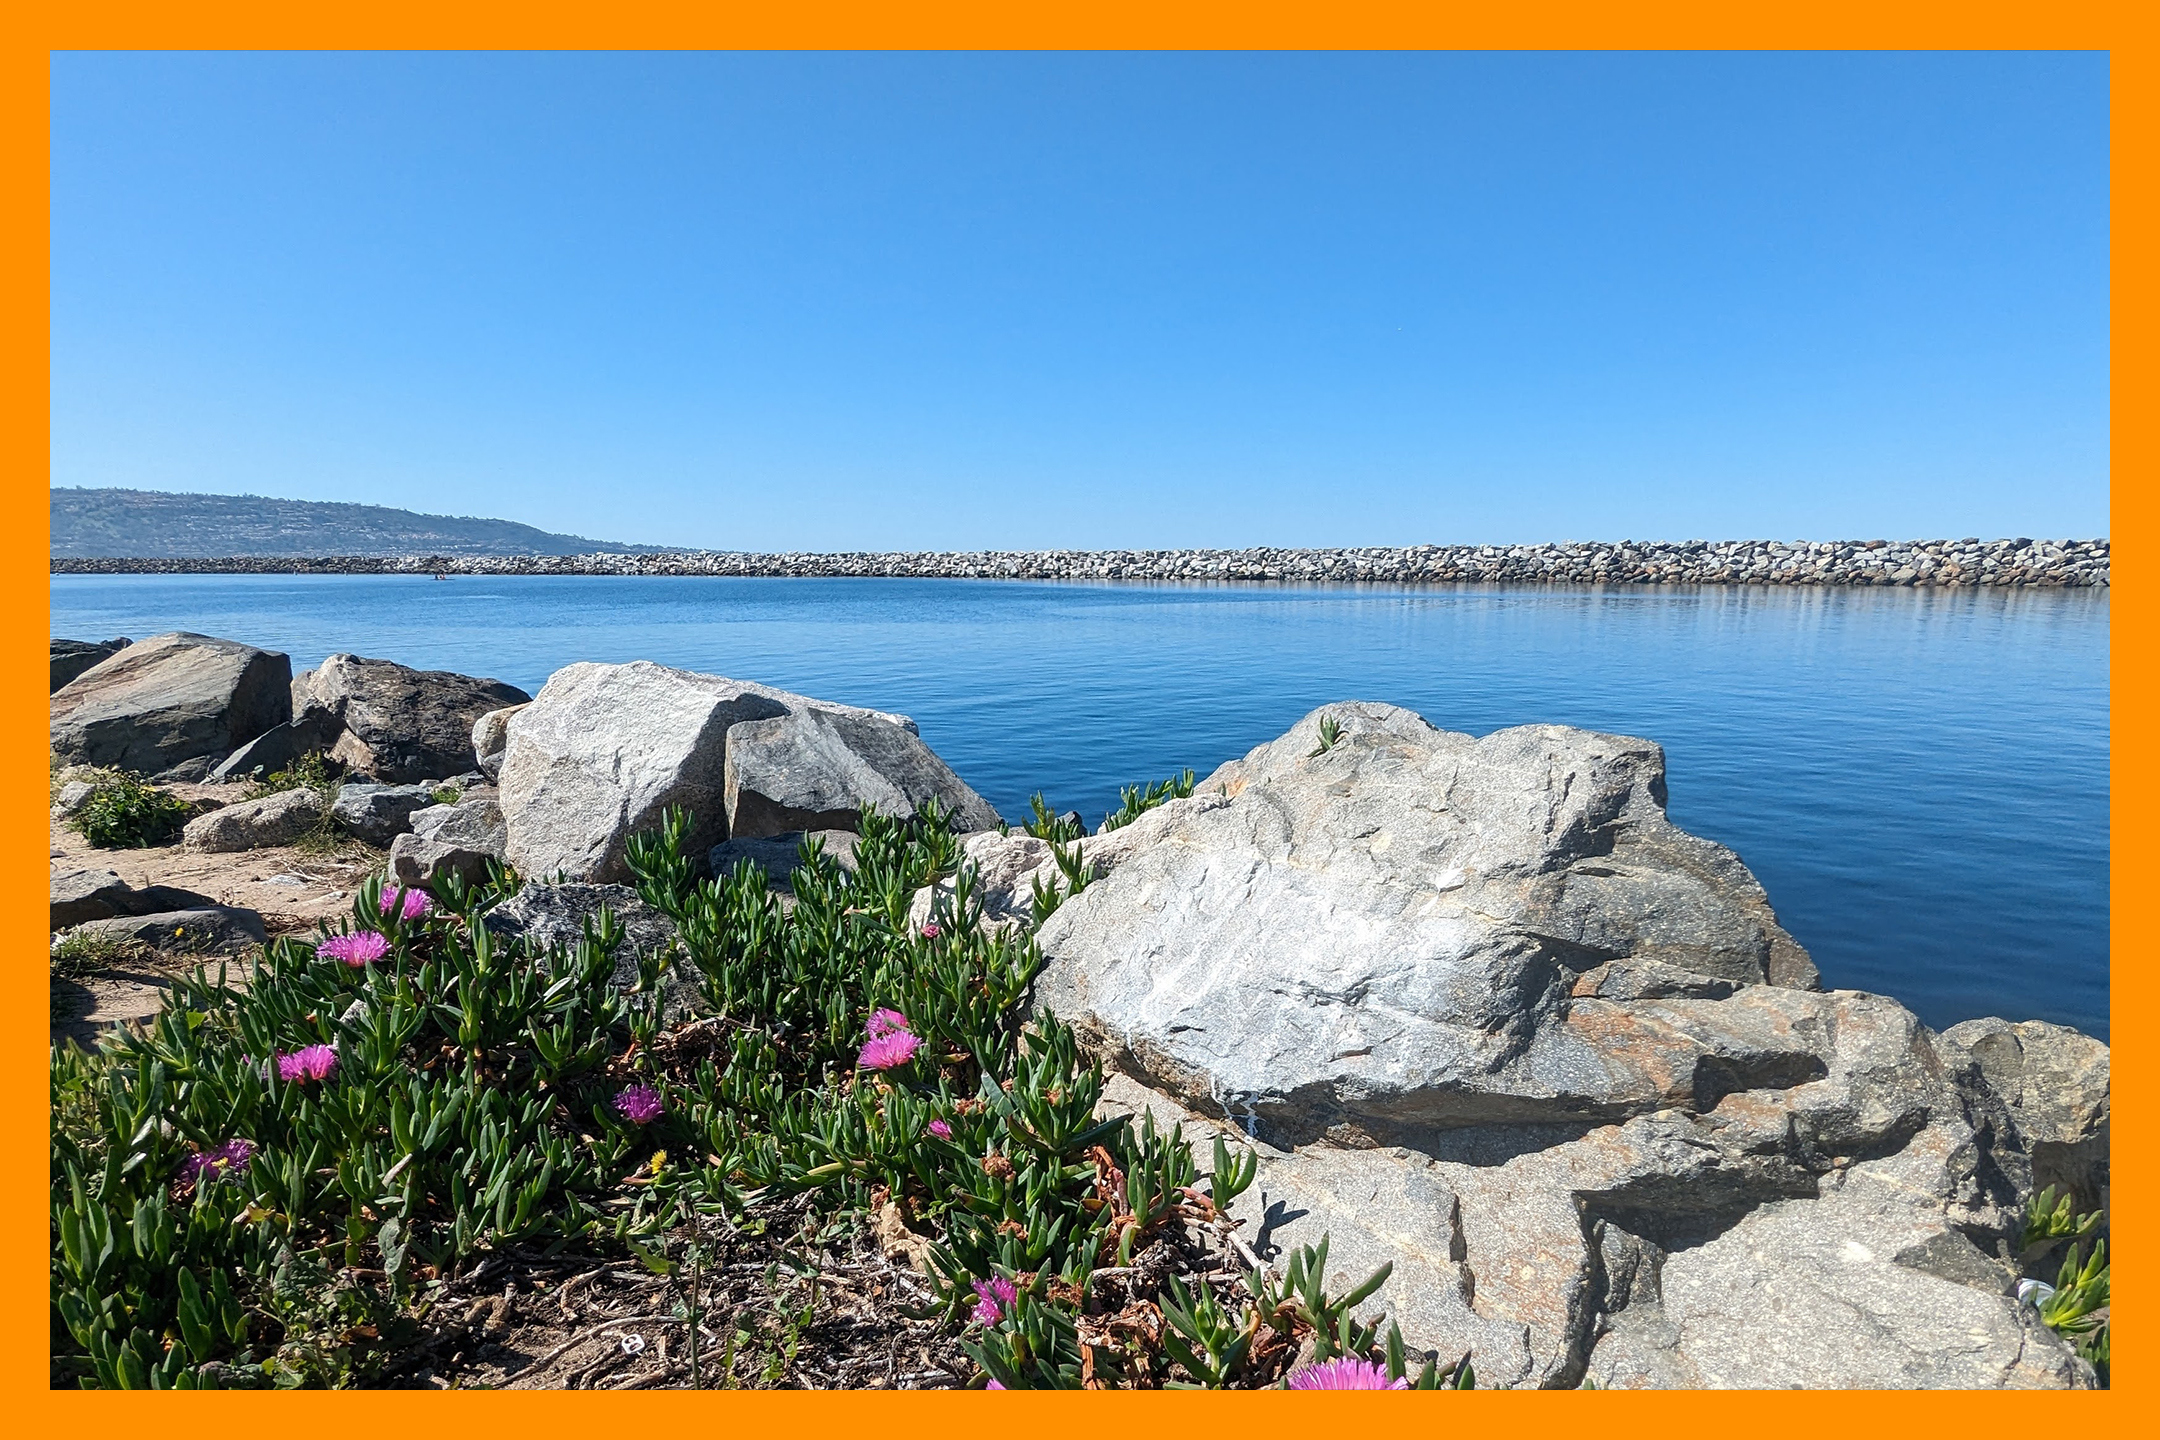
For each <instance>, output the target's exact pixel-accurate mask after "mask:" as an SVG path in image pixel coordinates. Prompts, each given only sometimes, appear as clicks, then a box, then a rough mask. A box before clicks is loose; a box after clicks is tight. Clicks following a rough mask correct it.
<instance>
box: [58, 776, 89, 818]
mask: <svg viewBox="0 0 2160 1440" xmlns="http://www.w3.org/2000/svg"><path fill="white" fill-rule="evenodd" d="M95 794H97V786H96V785H94V784H92V783H91V782H90V781H88V780H70V781H68V782H67V784H65V785H62V786H61V787H60V793H59V794H58V795H56V796H54V797H53V807H52V813H53V814H55V815H73V814H74V813H75V812H76V811H78V810H80V809H82V807H83V806H85V805H87V804H89V803H90V797H91V796H92V795H95Z"/></svg>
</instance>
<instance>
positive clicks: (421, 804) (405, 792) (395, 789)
mask: <svg viewBox="0 0 2160 1440" xmlns="http://www.w3.org/2000/svg"><path fill="white" fill-rule="evenodd" d="M434 803H435V787H434V786H433V785H382V784H378V783H376V782H375V781H373V780H356V781H353V782H351V783H350V784H346V785H341V786H339V787H338V792H337V799H336V800H334V801H332V802H331V805H330V816H331V818H332V819H334V820H335V821H337V823H338V827H339V828H340V829H342V830H344V831H345V832H346V833H347V834H348V835H352V836H355V837H357V838H358V839H361V840H365V841H366V842H367V843H368V844H370V845H388V844H389V843H390V842H391V841H393V840H395V839H396V838H397V837H398V836H400V835H402V834H404V833H405V831H406V830H407V829H408V828H410V825H411V821H412V816H413V812H414V811H415V810H421V809H425V808H427V807H428V806H431V805H433V804H434Z"/></svg>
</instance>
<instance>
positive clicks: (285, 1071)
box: [277, 1045, 338, 1085]
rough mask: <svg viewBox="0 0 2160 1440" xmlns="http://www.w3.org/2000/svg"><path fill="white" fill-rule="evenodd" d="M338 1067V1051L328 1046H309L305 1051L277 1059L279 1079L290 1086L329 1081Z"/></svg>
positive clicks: (297, 1051)
mask: <svg viewBox="0 0 2160 1440" xmlns="http://www.w3.org/2000/svg"><path fill="white" fill-rule="evenodd" d="M337 1065H338V1054H337V1051H335V1050H333V1049H332V1048H331V1047H329V1046H328V1045H309V1046H307V1047H306V1048H305V1049H300V1050H295V1051H293V1052H292V1053H291V1054H289V1055H279V1056H278V1057H277V1073H278V1079H280V1080H283V1081H284V1082H285V1083H286V1084H288V1085H291V1084H297V1083H299V1082H300V1081H302V1080H327V1079H329V1078H330V1076H331V1074H332V1073H333V1072H334V1071H336V1069H337Z"/></svg>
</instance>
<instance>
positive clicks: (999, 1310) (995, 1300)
mask: <svg viewBox="0 0 2160 1440" xmlns="http://www.w3.org/2000/svg"><path fill="white" fill-rule="evenodd" d="M1019 1298H1020V1292H1019V1291H1018V1290H1016V1289H1014V1288H1013V1282H1012V1281H1010V1280H1008V1279H1006V1278H1005V1277H1004V1276H1002V1275H993V1276H991V1277H990V1278H989V1279H988V1280H977V1281H976V1282H975V1323H976V1324H978V1325H995V1324H997V1322H998V1320H999V1319H1000V1317H1002V1316H1003V1315H1004V1314H1005V1312H1006V1311H1007V1310H1010V1309H1011V1308H1012V1307H1013V1302H1014V1301H1016V1300H1018V1299H1019Z"/></svg>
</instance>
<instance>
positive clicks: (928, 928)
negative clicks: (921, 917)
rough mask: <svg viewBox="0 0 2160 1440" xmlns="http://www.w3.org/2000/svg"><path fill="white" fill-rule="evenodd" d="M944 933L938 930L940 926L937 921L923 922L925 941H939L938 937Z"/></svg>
mask: <svg viewBox="0 0 2160 1440" xmlns="http://www.w3.org/2000/svg"><path fill="white" fill-rule="evenodd" d="M942 933H943V932H942V931H940V930H939V929H938V924H937V921H935V920H926V921H924V922H923V927H922V938H923V939H925V940H935V939H937V937H938V936H939V935H940V934H942Z"/></svg>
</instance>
